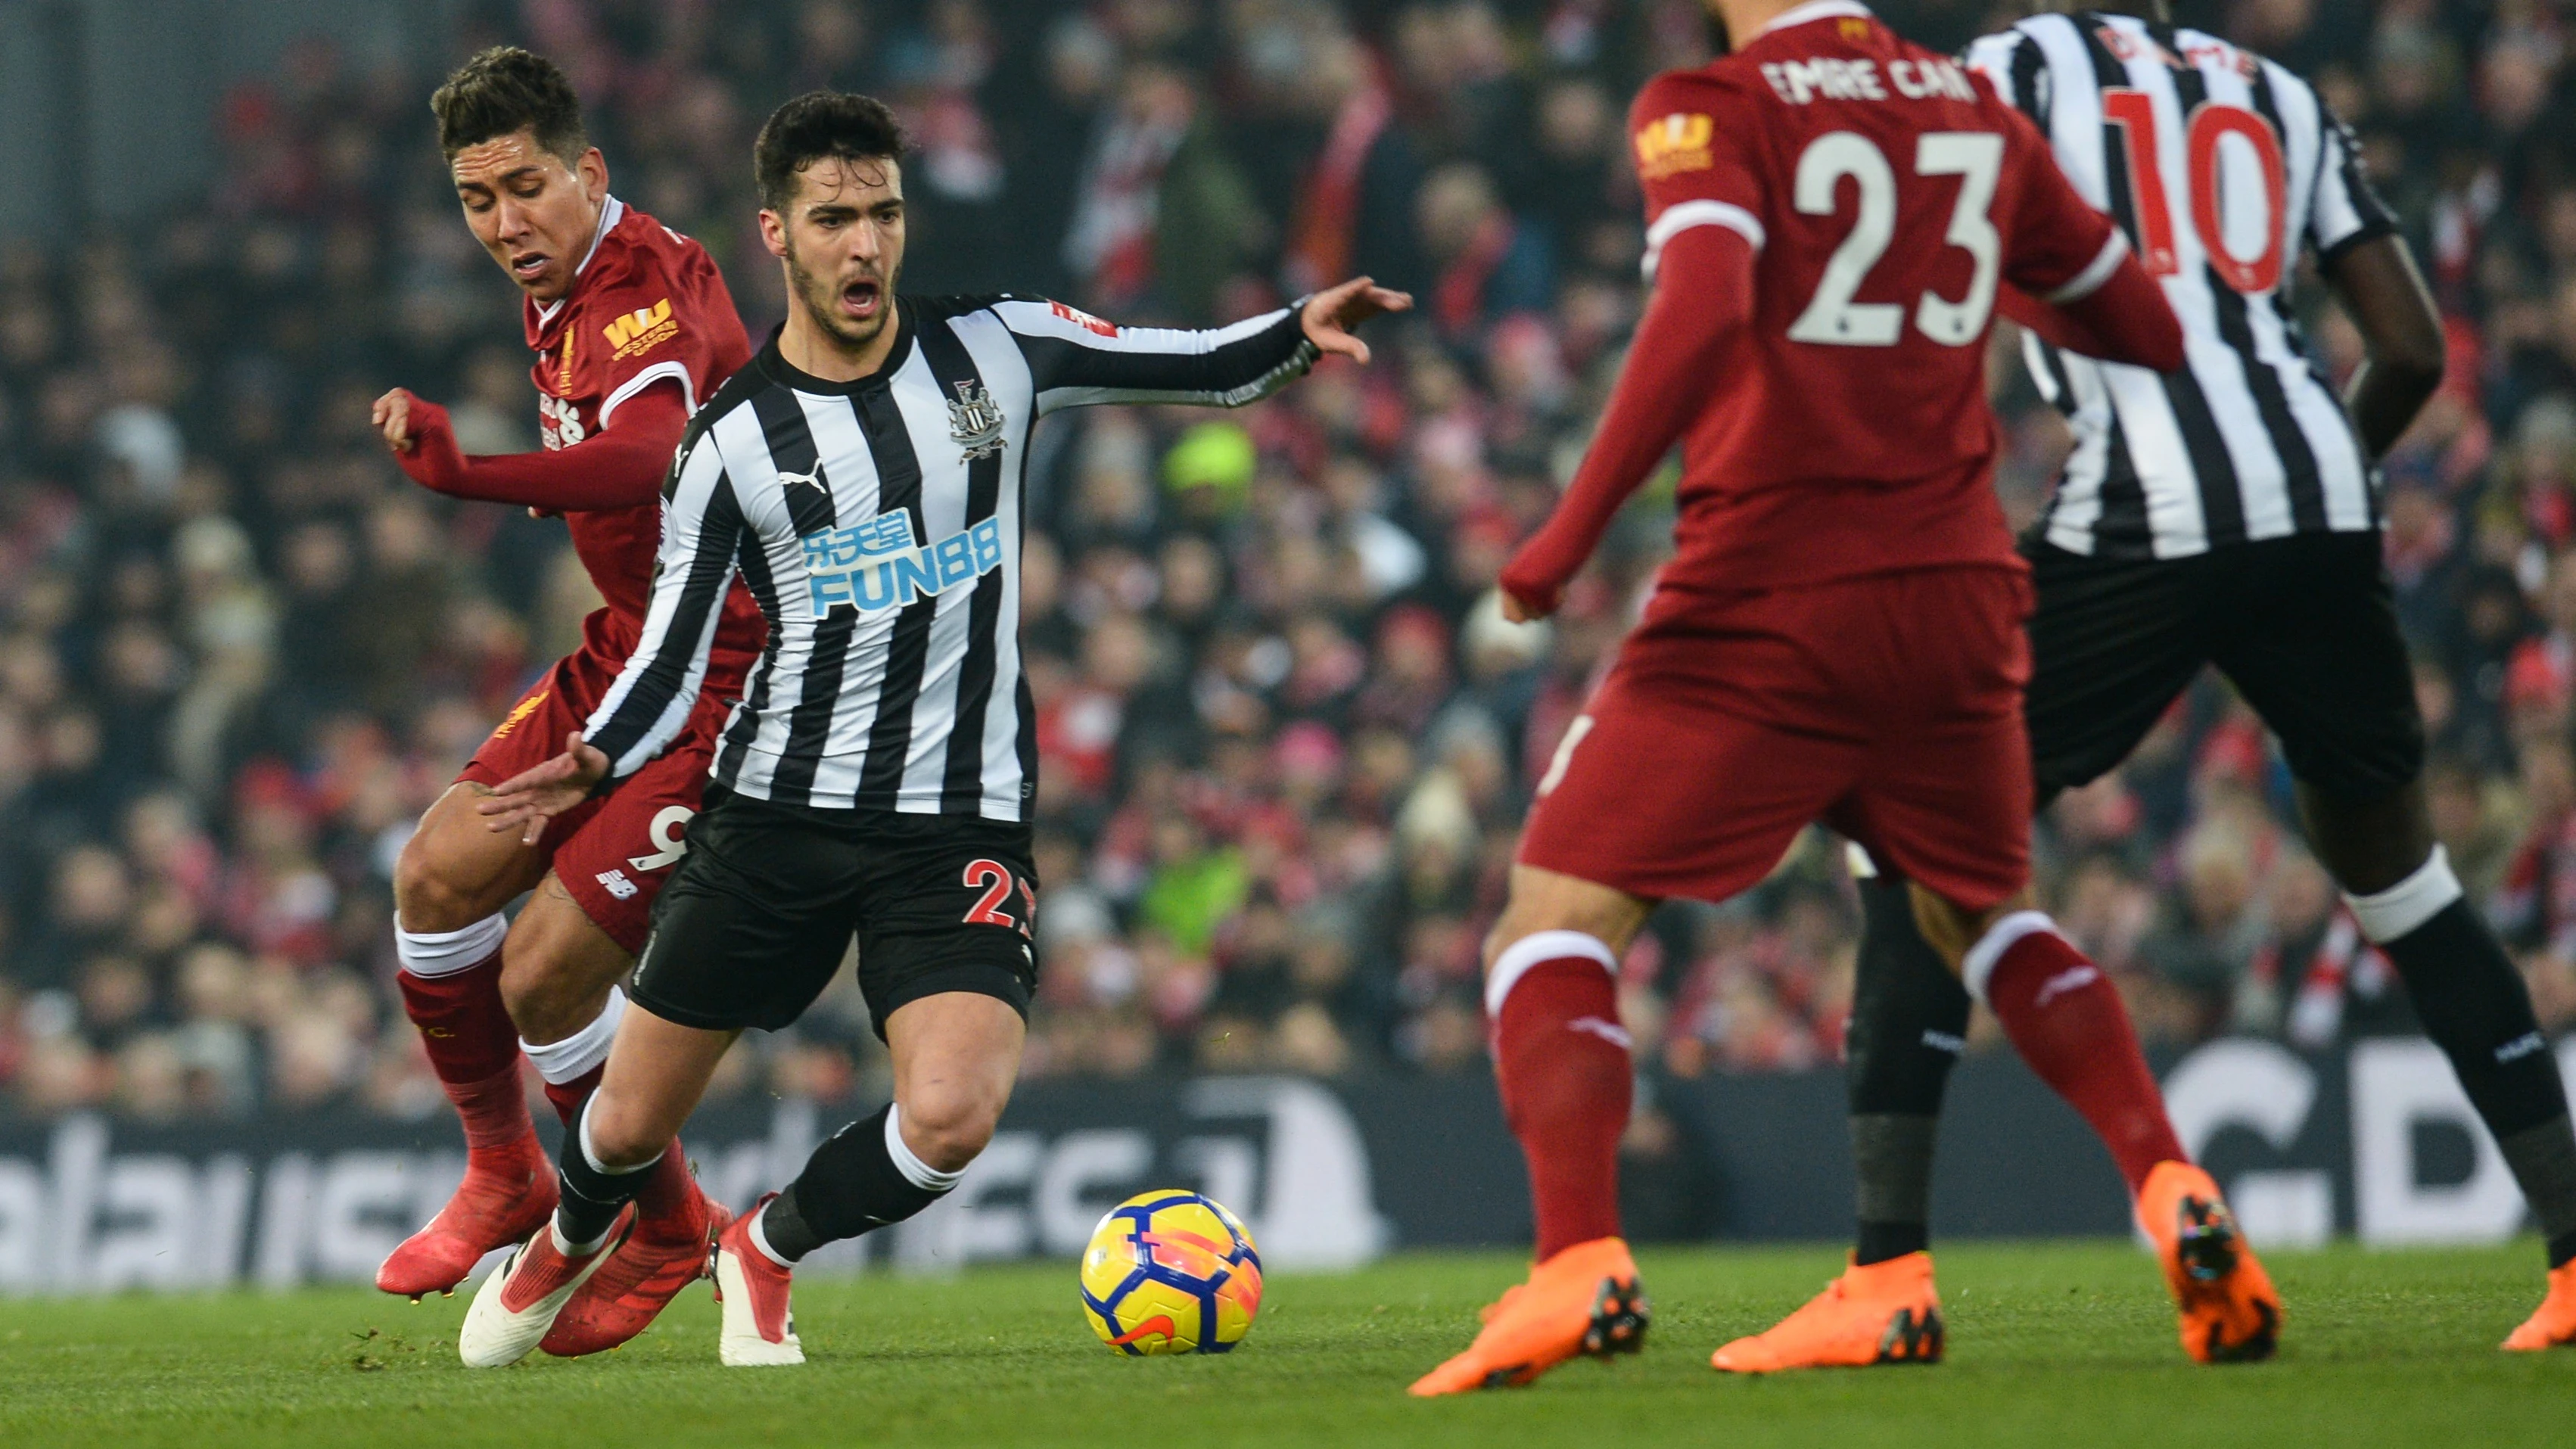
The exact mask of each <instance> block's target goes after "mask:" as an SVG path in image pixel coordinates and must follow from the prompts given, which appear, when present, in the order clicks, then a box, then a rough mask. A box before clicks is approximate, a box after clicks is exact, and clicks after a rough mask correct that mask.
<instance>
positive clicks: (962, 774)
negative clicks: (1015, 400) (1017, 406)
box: [915, 322, 1002, 815]
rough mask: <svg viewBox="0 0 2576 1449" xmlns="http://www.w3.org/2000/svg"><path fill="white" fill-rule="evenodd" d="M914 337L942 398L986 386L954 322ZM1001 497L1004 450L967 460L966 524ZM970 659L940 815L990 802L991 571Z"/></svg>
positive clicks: (970, 629) (975, 607)
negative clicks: (986, 723)
mask: <svg viewBox="0 0 2576 1449" xmlns="http://www.w3.org/2000/svg"><path fill="white" fill-rule="evenodd" d="M915 336H916V337H917V338H918V339H919V341H920V343H921V360H922V361H923V362H926V363H928V364H929V365H930V375H931V376H933V377H935V378H937V379H939V390H940V392H941V394H942V395H943V396H949V395H954V396H963V395H964V394H966V393H968V392H971V391H973V390H975V389H978V388H981V387H982V386H983V385H984V375H983V374H982V373H981V372H979V371H977V370H976V367H975V359H974V357H973V356H972V355H970V354H969V353H968V352H967V351H966V344H965V343H963V342H961V341H959V340H958V338H957V333H956V330H955V329H954V328H951V327H950V326H948V325H947V324H946V323H945V322H933V323H931V324H930V325H928V326H925V327H923V328H922V329H921V330H920V331H919V332H918V333H916V334H915ZM1001 502H1002V455H1001V450H999V449H995V450H993V451H991V452H988V453H986V454H984V456H982V457H980V458H970V459H968V460H967V461H966V526H967V527H968V528H973V527H974V526H975V525H976V524H979V523H981V522H983V521H984V520H985V519H988V518H990V517H992V516H993V514H994V512H995V511H996V510H998V509H999V508H1000V507H1001ZM966 607H967V615H966V658H965V659H964V660H963V661H961V662H960V664H959V665H958V670H957V720H956V723H955V724H953V725H952V726H950V727H949V731H948V764H947V769H946V772H945V773H944V775H943V776H942V777H941V782H940V789H939V813H940V814H942V815H975V814H979V813H981V812H982V810H983V807H984V716H985V715H986V714H988V713H990V712H991V710H992V705H993V671H994V668H995V663H994V660H995V655H996V651H997V650H998V649H999V647H1000V646H999V643H998V641H997V639H996V637H995V631H996V628H997V626H998V625H999V624H1000V622H1001V617H1002V580H1001V577H1000V576H998V575H995V574H986V575H984V576H982V577H981V578H978V579H977V580H975V588H974V592H973V593H972V594H970V595H968V596H967V600H966Z"/></svg>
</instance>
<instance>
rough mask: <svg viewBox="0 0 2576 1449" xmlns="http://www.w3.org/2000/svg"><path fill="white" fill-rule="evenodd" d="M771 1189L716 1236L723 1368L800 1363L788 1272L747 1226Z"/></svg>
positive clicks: (719, 1350) (715, 1274)
mask: <svg viewBox="0 0 2576 1449" xmlns="http://www.w3.org/2000/svg"><path fill="white" fill-rule="evenodd" d="M776 1196H778V1194H776V1193H774V1192H773V1193H771V1194H769V1196H768V1197H764V1198H762V1199H761V1200H760V1201H758V1202H756V1203H753V1204H752V1205H751V1211H749V1212H747V1213H744V1214H743V1215H742V1216H741V1217H738V1218H735V1219H734V1220H733V1221H732V1222H730V1223H727V1224H726V1225H725V1230H724V1231H723V1232H721V1233H719V1234H717V1235H716V1246H715V1264H714V1272H713V1274H712V1276H713V1277H714V1278H715V1280H716V1301H717V1302H718V1303H721V1304H723V1305H724V1331H723V1333H722V1335H721V1336H720V1337H718V1338H717V1340H716V1357H717V1358H719V1359H722V1360H723V1361H724V1364H725V1367H727V1368H757V1367H762V1366H766V1365H770V1364H790V1363H803V1362H804V1361H805V1346H804V1345H803V1344H801V1343H799V1342H797V1341H796V1315H795V1314H793V1313H791V1312H789V1311H788V1308H787V1288H788V1283H789V1281H790V1279H791V1277H792V1276H793V1275H792V1274H790V1273H789V1271H788V1270H787V1269H785V1268H783V1267H780V1266H779V1265H778V1263H777V1262H776V1261H775V1260H773V1259H772V1258H771V1257H770V1256H769V1255H768V1254H767V1253H764V1252H762V1251H761V1250H760V1247H759V1245H758V1244H756V1243H754V1242H753V1241H752V1240H751V1225H752V1224H754V1223H756V1222H758V1221H760V1214H761V1211H762V1210H763V1209H765V1208H767V1207H768V1206H769V1201H770V1198H774V1197H776Z"/></svg>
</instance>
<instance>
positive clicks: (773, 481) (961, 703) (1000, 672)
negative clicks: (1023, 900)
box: [588, 297, 1317, 820]
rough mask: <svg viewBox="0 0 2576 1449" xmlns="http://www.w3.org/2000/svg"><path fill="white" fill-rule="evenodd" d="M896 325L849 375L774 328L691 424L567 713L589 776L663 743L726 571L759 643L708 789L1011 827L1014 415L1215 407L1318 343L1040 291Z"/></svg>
mask: <svg viewBox="0 0 2576 1449" xmlns="http://www.w3.org/2000/svg"><path fill="white" fill-rule="evenodd" d="M896 325H897V327H898V328H899V329H900V330H899V333H898V335H897V338H896V341H895V344H894V350H893V352H892V353H891V354H889V356H888V357H887V360H886V364H885V366H884V367H883V368H881V369H879V370H878V371H877V372H876V373H874V374H873V375H871V376H869V377H866V378H862V379H860V380H859V381H857V382H850V383H835V382H826V381H823V380H822V379H820V378H816V377H812V376H810V375H808V374H806V373H804V372H800V371H798V370H797V369H796V368H794V367H791V366H790V365H788V363H787V361H786V360H785V359H784V358H783V357H781V356H780V355H779V351H778V340H777V338H776V337H775V336H774V335H773V336H772V337H771V339H770V341H769V343H768V345H767V346H765V347H763V348H762V349H761V350H760V353H759V355H757V356H756V357H754V358H753V359H752V360H751V362H750V363H749V364H748V365H747V366H745V367H744V368H743V369H742V370H741V371H740V372H737V373H735V374H734V375H733V377H732V379H731V380H729V381H728V382H726V384H725V385H724V386H723V387H722V388H721V389H719V390H718V391H717V392H716V395H715V396H714V397H713V398H711V399H709V400H708V402H707V405H706V406H705V407H704V408H702V409H700V410H699V411H698V413H697V415H696V416H694V417H693V418H691V419H690V421H689V428H688V432H687V434H686V436H684V437H683V438H682V440H681V444H680V451H679V454H678V456H677V457H676V458H675V459H674V460H673V462H672V465H671V474H670V477H669V480H668V481H667V482H666V483H665V484H664V487H663V506H662V546H661V553H660V556H659V559H658V561H657V563H656V565H655V572H654V581H653V597H652V604H651V607H650V609H649V611H648V612H647V613H646V615H645V620H644V634H643V638H642V640H641V641H640V642H638V644H637V645H636V648H635V652H634V653H633V654H632V655H631V656H630V657H629V658H628V660H627V662H626V668H625V670H624V672H623V673H621V674H619V676H618V677H617V681H616V683H615V684H614V685H612V686H611V687H610V688H609V691H608V694H607V696H606V697H605V698H603V699H602V700H601V701H600V704H599V708H598V709H597V710H596V711H595V712H594V713H593V714H592V715H591V718H590V722H589V727H588V738H589V740H590V742H591V743H592V744H594V745H596V746H597V747H598V748H599V749H601V750H602V751H604V752H605V753H606V754H607V755H608V757H609V760H610V762H611V763H610V770H611V776H612V778H614V777H619V776H624V775H626V774H627V773H629V772H631V771H633V770H634V769H636V768H637V767H638V766H640V765H642V764H643V763H644V762H645V761H646V760H649V759H651V758H652V757H653V756H654V755H656V754H658V753H660V752H661V751H662V750H663V749H664V748H666V747H667V746H669V745H670V744H671V742H672V741H673V740H674V739H675V738H677V737H678V736H679V734H680V732H681V730H682V728H683V727H684V726H685V724H686V723H687V720H688V718H689V711H690V708H691V706H692V705H693V704H694V702H695V701H696V698H697V695H698V690H699V687H700V685H701V684H702V682H703V681H704V679H705V677H706V668H707V652H708V648H709V646H710V645H711V644H712V642H713V641H714V638H715V626H716V619H717V616H718V614H719V613H720V612H721V611H720V609H719V607H718V606H719V605H720V604H721V603H722V601H723V599H724V595H725V590H726V588H727V587H728V586H729V585H730V584H731V582H732V580H733V577H734V575H735V574H736V573H737V572H739V573H740V574H741V575H742V578H743V580H744V582H745V583H746V584H747V585H748V586H749V588H750V590H751V594H752V597H753V598H754V599H755V600H757V601H758V603H759V605H760V608H761V612H762V613H764V614H766V615H768V617H769V644H768V648H767V651H766V652H765V653H764V654H763V655H762V657H761V660H760V663H759V666H758V667H757V668H755V669H754V670H753V671H752V675H751V679H750V683H749V692H748V693H747V694H746V695H745V697H744V698H743V699H742V700H741V701H740V702H739V703H737V704H736V705H735V706H734V708H733V712H732V715H731V717H730V718H729V719H728V721H727V723H726V726H725V729H724V733H723V736H722V739H721V741H720V743H719V744H718V746H717V750H716V757H715V762H714V765H713V768H712V776H713V778H714V779H715V780H716V781H717V782H718V783H720V784H723V785H725V786H726V787H728V788H730V789H732V790H734V791H736V792H738V793H740V794H743V795H748V796H753V797H756V798H760V799H766V800H771V801H776V802H778V803H781V804H788V805H799V806H814V807H822V808H829V809H853V808H855V809H879V810H894V811H902V812H905V813H908V814H946V815H979V816H982V817H984V818H985V819H989V820H1021V819H1025V818H1026V814H1025V812H1026V810H1027V808H1028V802H1029V799H1030V797H1031V796H1032V795H1033V794H1034V793H1035V791H1036V776H1037V744H1036V723H1035V719H1034V715H1033V712H1032V710H1031V708H1030V704H1029V688H1028V683H1027V680H1026V678H1025V676H1024V675H1023V673H1022V671H1021V667H1020V643H1019V619H1020V572H1019V564H1020V538H1021V528H1022V517H1021V506H1022V496H1023V493H1024V487H1025V480H1024V478H1023V473H1024V471H1025V469H1026V467H1027V464H1028V456H1029V430H1030V428H1031V426H1032V425H1033V424H1035V423H1036V421H1037V420H1038V419H1039V418H1040V417H1042V416H1044V415H1045V414H1047V413H1050V412H1053V411H1054V410H1056V409H1058V408H1064V407H1077V406H1081V405H1083V404H1086V403H1111V402H1177V403H1207V404H1215V405H1220V406H1229V407H1230V406H1236V405H1239V404H1243V403H1248V402H1251V401H1253V400H1254V399H1256V398H1259V397H1262V396H1264V395H1266V394H1268V393H1270V392H1272V391H1274V390H1276V389H1277V388H1279V387H1280V386H1282V385H1283V384H1285V383H1286V382H1288V381H1289V380H1290V379H1292V378H1295V377H1297V376H1300V375H1301V374H1303V373H1304V372H1305V371H1306V369H1307V368H1309V367H1310V366H1312V365H1313V363H1314V360H1315V357H1316V355H1317V354H1316V350H1315V346H1314V344H1313V343H1312V342H1310V341H1308V340H1307V338H1306V335H1305V331H1304V328H1303V327H1302V325H1301V324H1300V321H1299V315H1298V309H1297V308H1295V307H1290V308H1286V309H1283V310H1281V311H1277V312H1272V313H1270V314H1268V315H1266V316H1261V317H1254V318H1251V319H1249V320H1247V321H1243V322H1239V323H1236V324H1235V325H1233V326H1231V327H1225V328H1220V329H1217V330H1214V331H1207V332H1189V331H1171V330H1164V329H1156V328H1122V327H1113V326H1111V325H1110V324H1109V323H1106V322H1103V321H1101V320H1100V319H1098V318H1096V317H1092V316H1089V315H1087V314H1085V313H1082V312H1079V311H1076V310H1075V309H1073V308H1071V307H1068V306H1065V305H1064V304H1063V303H1060V302H1048V301H1045V300H1042V299H1040V300H1029V299H1022V298H1016V297H941V298H920V297H904V298H902V299H901V300H900V301H899V302H898V304H897V314H896Z"/></svg>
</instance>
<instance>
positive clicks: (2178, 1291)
mask: <svg viewBox="0 0 2576 1449" xmlns="http://www.w3.org/2000/svg"><path fill="white" fill-rule="evenodd" d="M2138 1226H2139V1227H2141V1228H2144V1229H2145V1230H2146V1234H2147V1236H2148V1237H2149V1238H2152V1239H2154V1240H2155V1245H2156V1257H2157V1258H2158V1259H2159V1260H2161V1261H2162V1262H2163V1264H2164V1269H2165V1287H2166V1288H2167V1289H2168V1290H2170V1291H2171V1292H2172V1293H2173V1298H2174V1309H2175V1312H2176V1313H2177V1314H2178V1315H2180V1317H2181V1320H2182V1348H2183V1352H2185V1353H2187V1354H2190V1355H2191V1356H2192V1358H2193V1360H2194V1361H2196V1362H2199V1363H2253V1362H2256V1361H2258V1360H2261V1359H2267V1358H2270V1357H2271V1356H2272V1351H2273V1349H2274V1348H2276V1347H2278V1346H2279V1340H2280V1336H2281V1295H2280V1294H2279V1293H2277V1292H2274V1291H2273V1288H2272V1279H2271V1276H2270V1275H2269V1274H2267V1273H2265V1272H2264V1271H2263V1265H2262V1264H2261V1263H2258V1262H2256V1261H2255V1260H2254V1250H2253V1249H2252V1248H2250V1247H2248V1246H2246V1243H2245V1235H2244V1234H2243V1233H2242V1232H2240V1231H2238V1229H2237V1226H2236V1215H2235V1214H2234V1213H2232V1212H2229V1211H2228V1210H2227V1201H2226V1199H2224V1198H2222V1197H2220V1196H2219V1195H2218V1184H2217V1183H2215V1182H2213V1181H2211V1180H2210V1176H2209V1174H2208V1173H2206V1172H2203V1171H2201V1170H2200V1169H2199V1168H2197V1167H2194V1166H2192V1165H2191V1164H2190V1163H2188V1162H2159V1163H2157V1164H2156V1165H2155V1168H2154V1170H2152V1171H2150V1172H2149V1173H2148V1174H2147V1181H2146V1185H2145V1186H2144V1187H2141V1188H2140V1189H2138Z"/></svg>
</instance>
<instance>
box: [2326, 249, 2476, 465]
mask: <svg viewBox="0 0 2576 1449" xmlns="http://www.w3.org/2000/svg"><path fill="white" fill-rule="evenodd" d="M2324 271H2325V278H2326V285H2328V286H2330V287H2332V288H2334V292H2335V296H2336V298H2337V299H2338V300H2340V301H2341V302H2342V303H2343V309H2344V311H2345V312H2346V313H2347V314H2348V315H2350V316H2351V318H2352V325H2353V326H2354V327H2356V328H2358V329H2360V331H2361V342H2362V347H2363V348H2364V350H2365V351H2366V353H2367V354H2368V355H2367V356H2366V357H2364V358H2363V360H2362V364H2361V366H2360V367H2359V368H2358V369H2357V370H2355V371H2354V373H2353V375H2352V384H2351V386H2350V387H2348V388H2346V389H2345V391H2344V400H2343V401H2344V407H2345V409H2346V410H2347V411H2349V412H2350V413H2351V414H2352V421H2353V426H2354V427H2355V428H2357V429H2359V430H2360V432H2361V445H2362V447H2363V448H2365V449H2367V450H2368V451H2369V454H2370V456H2371V457H2373V458H2378V457H2380V456H2381V455H2383V454H2385V453H2386V452H2387V451H2388V450H2389V449H2390V448H2393V447H2395V446H2397V440H2398V439H2399V438H2402V437H2404V436H2405V435H2406V429H2407V428H2408V427H2409V426H2410V425H2412V424H2413V423H2414V421H2415V414H2416V413H2417V412H2419V411H2421V410H2422V409H2423V406H2424V404H2425V402H2426V401H2427V400H2428V399H2430V398H2431V397H2432V396H2433V391H2434V389H2436V388H2438V387H2440V386H2441V385H2442V370H2443V365H2444V362H2445V360H2446V358H2445V352H2446V351H2447V348H2446V345H2445V339H2444V337H2443V335H2442V315H2441V313H2440V311H2439V310H2437V309H2436V308H2435V307H2434V305H2433V294H2432V292H2431V291H2429V290H2428V289H2426V287H2425V286H2424V276H2423V274H2422V273H2421V272H2418V271H2417V270H2416V269H2415V257H2414V254H2413V253H2411V252H2409V251H2408V250H2407V247H2406V239H2405V238H2404V237H2401V236H2395V235H2389V236H2378V237H2373V238H2371V239H2370V240H2368V241H2363V242H2357V243H2355V244H2353V245H2352V246H2349V247H2346V248H2344V249H2343V250H2341V251H2339V252H2337V253H2335V254H2333V255H2332V256H2330V257H2328V258H2327V259H2326V262H2325V266H2324Z"/></svg>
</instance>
